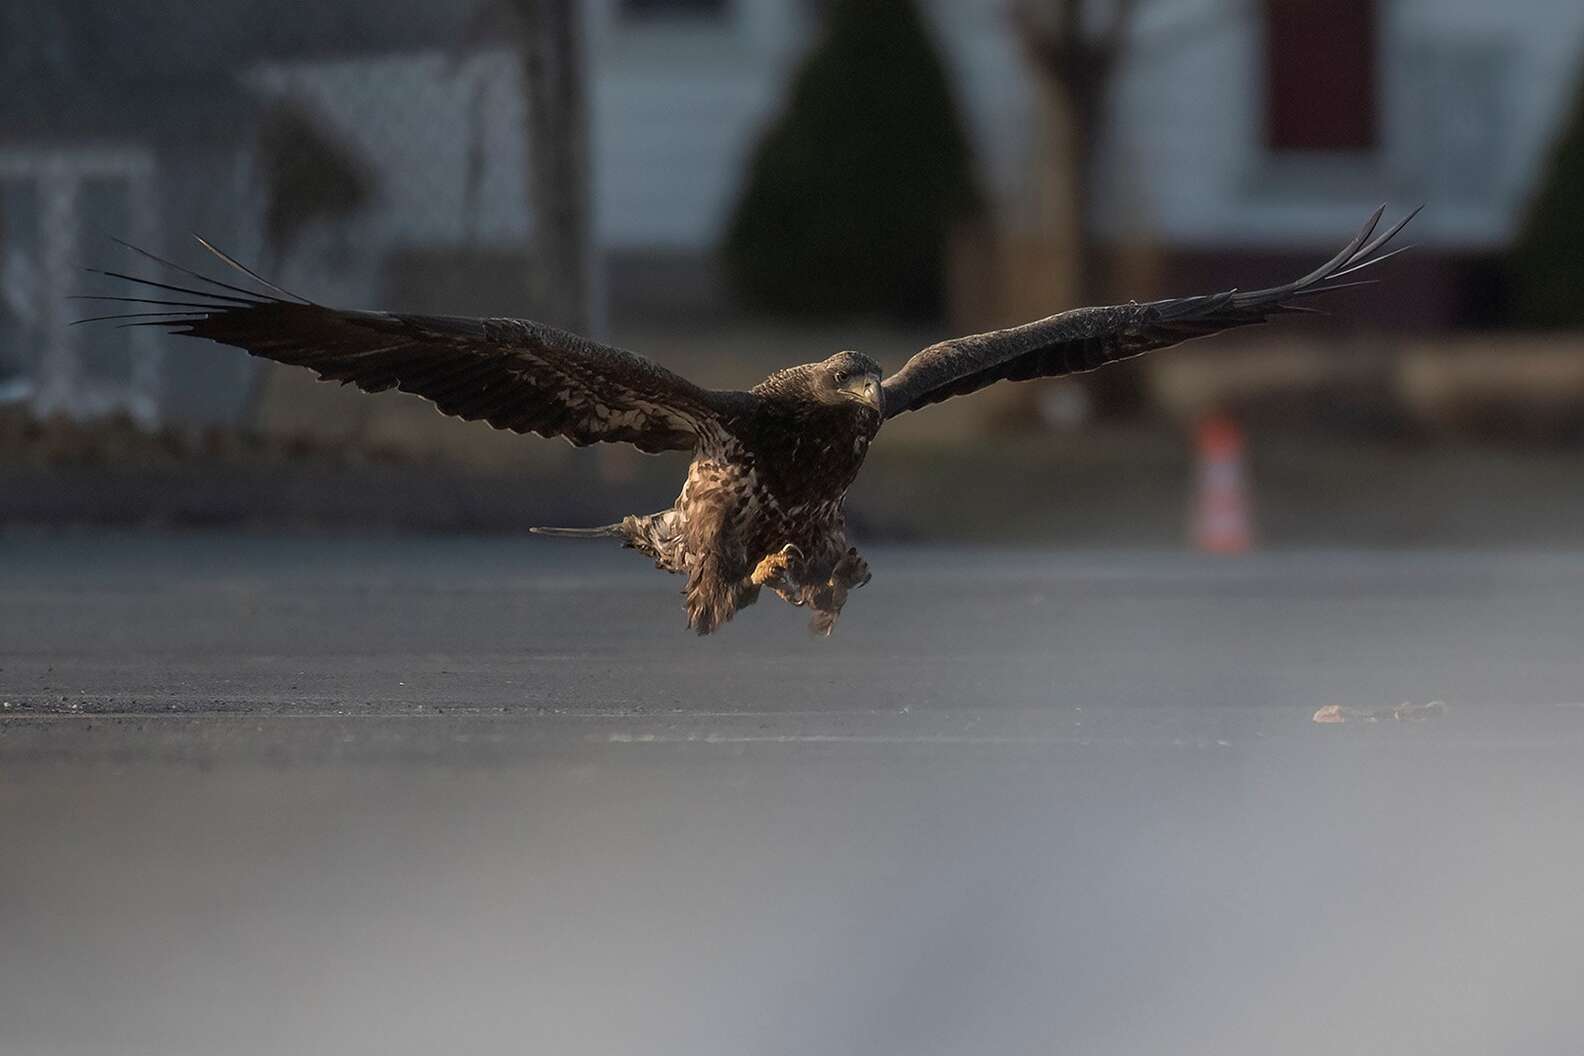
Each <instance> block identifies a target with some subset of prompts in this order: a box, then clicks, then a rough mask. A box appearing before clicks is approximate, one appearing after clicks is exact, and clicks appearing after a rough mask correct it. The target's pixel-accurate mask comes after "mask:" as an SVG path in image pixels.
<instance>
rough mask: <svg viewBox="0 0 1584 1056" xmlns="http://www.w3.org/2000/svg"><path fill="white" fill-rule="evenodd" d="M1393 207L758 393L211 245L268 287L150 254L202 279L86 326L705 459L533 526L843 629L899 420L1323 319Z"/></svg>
mask: <svg viewBox="0 0 1584 1056" xmlns="http://www.w3.org/2000/svg"><path fill="white" fill-rule="evenodd" d="M1384 212H1385V207H1384V206H1382V207H1381V208H1380V209H1377V210H1376V211H1375V213H1374V214H1373V215H1372V216H1371V217H1370V218H1369V220H1368V222H1366V223H1365V225H1364V227H1363V228H1362V229H1361V230H1360V231H1359V233H1358V234H1357V235H1356V236H1355V237H1354V238H1353V240H1352V241H1351V242H1349V243H1348V244H1347V246H1346V247H1344V248H1343V250H1342V251H1341V252H1340V253H1338V254H1337V255H1336V256H1335V257H1333V258H1332V259H1331V260H1329V261H1327V262H1326V263H1325V264H1324V265H1322V266H1321V267H1319V268H1317V269H1315V270H1314V271H1313V272H1311V273H1309V274H1308V275H1305V276H1304V277H1303V278H1301V279H1298V280H1296V281H1294V282H1290V283H1287V284H1286V285H1284V286H1273V287H1271V288H1269V289H1263V290H1252V291H1249V292H1243V291H1239V290H1228V291H1226V292H1224V293H1215V294H1209V295H1204V296H1197V297H1183V298H1177V299H1172V300H1163V301H1152V302H1150V303H1148V304H1139V303H1136V302H1134V303H1128V304H1120V305H1112V306H1108V307H1098V308H1079V309H1076V310H1074V311H1068V312H1062V313H1060V314H1058V315H1053V316H1050V317H1048V318H1045V319H1041V320H1039V321H1037V322H1033V323H1028V324H1026V325H1023V326H1017V327H1012V328H1011V329H1007V330H997V331H994V332H993V333H987V334H975V335H972V336H969V337H959V338H956V339H954V340H950V341H943V342H941V343H940V344H937V345H932V346H930V347H929V348H926V349H924V350H923V351H922V352H919V353H918V354H917V355H915V356H913V358H912V359H910V360H908V361H907V363H905V364H904V365H903V367H902V369H901V370H899V371H897V372H896V373H895V374H892V375H891V376H890V377H885V376H884V373H883V371H882V370H881V368H880V364H878V363H876V362H875V361H874V360H872V359H870V358H869V357H868V356H865V355H863V354H861V353H858V352H839V353H837V354H836V355H834V356H831V357H830V358H829V359H826V360H823V361H822V362H819V363H806V364H803V365H802V366H795V367H787V368H786V369H784V370H778V371H776V372H775V373H774V374H771V375H770V376H769V377H767V378H765V379H764V380H763V381H761V382H760V383H759V384H757V385H755V386H754V387H753V388H751V389H749V390H748V391H746V392H737V391H727V390H721V389H706V388H703V387H701V386H699V385H695V384H693V383H692V382H691V381H688V380H687V379H686V378H684V377H681V376H679V375H677V374H674V373H672V372H671V371H669V370H666V369H665V368H664V367H662V366H660V365H658V364H656V363H654V362H652V361H650V360H648V359H645V358H643V357H642V356H638V355H635V354H633V353H631V352H626V351H623V350H621V349H618V348H611V347H609V346H606V345H602V344H599V343H597V342H594V341H590V340H588V339H587V338H584V337H580V336H578V335H576V334H572V333H567V332H566V331H563V330H557V329H554V328H553V327H549V326H545V325H542V324H540V323H535V322H530V321H528V320H523V319H497V318H490V319H471V318H460V317H452V316H433V315H403V314H400V313H390V312H369V311H343V310H340V309H336V308H327V307H325V306H323V305H319V304H314V303H313V302H311V301H307V300H304V299H302V298H300V297H297V296H295V295H293V294H290V293H288V292H287V291H285V290H283V289H281V288H280V287H278V286H276V285H274V284H273V283H270V282H268V281H267V280H265V279H263V278H261V277H259V276H258V275H256V274H255V273H254V272H252V271H251V270H249V269H248V268H246V267H244V266H243V265H241V264H238V263H237V262H236V261H235V260H233V259H232V258H230V257H228V256H227V255H226V254H224V253H222V252H220V251H219V250H216V249H214V247H212V246H210V245H209V244H208V243H207V242H204V241H203V240H202V239H199V242H200V243H201V244H202V245H203V246H204V247H205V248H206V249H208V250H210V251H211V252H212V253H214V254H215V256H216V257H218V258H219V259H220V260H222V261H224V262H225V263H226V264H227V265H229V266H230V267H232V268H234V269H236V270H237V271H238V272H240V273H241V274H242V275H245V276H246V277H247V278H248V279H251V280H252V281H253V282H254V283H257V284H258V288H257V289H249V288H245V287H243V286H238V285H233V284H231V283H226V282H221V281H219V280H217V279H213V278H209V277H207V276H204V275H200V274H198V273H197V272H193V271H189V270H187V269H185V268H182V267H180V266H179V265H176V264H172V263H170V262H169V261H166V260H163V259H161V258H159V257H154V256H153V255H152V254H148V253H144V252H143V251H142V250H136V252H138V253H140V254H142V255H143V256H145V257H147V258H149V259H151V260H153V261H155V262H157V263H159V264H161V265H164V266H166V267H169V268H172V269H175V270H176V271H179V272H181V273H182V274H183V275H185V276H187V277H188V278H189V279H190V280H193V281H194V282H196V283H198V284H201V286H202V287H203V288H198V287H195V286H191V285H177V284H174V283H162V282H155V281H153V280H151V279H147V278H140V277H137V276H134V275H128V274H122V273H120V272H108V271H97V272H96V273H97V274H100V275H105V276H108V277H110V278H113V279H118V280H122V281H126V282H131V283H136V284H138V285H140V286H142V287H146V288H148V291H149V295H148V296H143V297H125V296H123V297H88V298H85V299H89V300H104V301H121V302H131V303H134V304H138V305H152V306H154V307H155V309H157V310H154V311H138V312H133V313H130V314H118V315H112V316H98V317H96V318H95V319H84V320H80V321H81V322H94V321H99V320H104V319H119V320H131V321H130V322H125V323H123V325H128V326H162V327H167V328H168V329H169V332H171V333H174V334H181V335H185V336H190V337H204V338H208V339H210V340H212V341H217V342H220V343H221V344H226V345H234V346H236V347H237V348H241V349H244V350H246V351H247V352H248V353H250V354H252V355H255V356H262V357H264V358H266V359H272V360H275V361H276V362H277V363H289V364H291V365H293V366H299V367H307V368H308V369H310V370H312V371H314V372H316V373H317V374H318V375H319V377H320V378H321V379H323V380H326V381H339V382H341V383H342V384H352V385H356V386H357V387H358V388H360V389H362V390H363V391H364V392H382V391H384V390H385V389H400V390H401V391H402V392H410V393H414V394H416V395H418V396H422V397H423V398H424V399H426V400H429V401H430V402H432V403H433V404H434V405H435V406H436V407H437V408H439V410H440V411H441V412H442V413H444V414H448V415H452V416H455V417H457V418H462V419H466V420H468V421H478V420H482V421H486V422H488V423H489V424H490V425H492V426H494V427H495V428H496V429H510V430H511V431H512V432H515V433H527V432H534V433H538V434H539V435H540V436H545V437H551V436H561V437H564V438H565V439H567V440H569V441H570V442H571V443H573V444H575V445H577V446H580V447H581V446H583V445H586V444H593V443H598V442H602V441H603V442H612V443H627V444H632V445H633V446H635V447H637V448H638V449H639V450H640V451H645V452H650V453H653V452H659V451H687V452H690V453H691V454H692V458H693V460H692V463H691V464H690V465H689V467H688V474H687V481H686V482H685V483H684V484H683V485H682V493H681V494H680V495H679V496H678V497H677V500H676V503H675V504H674V505H672V506H671V508H670V509H667V510H662V511H660V512H659V513H652V514H648V515H645V516H628V517H624V518H622V520H621V521H619V522H617V523H615V524H611V525H606V526H605V527H602V528H539V529H535V531H537V532H539V533H540V534H543V535H554V536H566V537H574V538H580V539H590V538H601V539H603V538H608V539H616V540H620V541H621V542H622V544H623V545H625V546H627V547H629V548H631V549H634V550H638V551H640V552H641V553H643V554H645V555H646V556H648V557H650V558H652V559H653V560H654V562H655V565H656V567H658V568H661V569H663V570H665V571H667V572H674V573H677V574H679V575H683V576H686V577H687V586H686V588H685V589H684V591H683V593H684V595H685V597H686V601H687V619H688V626H690V627H691V628H693V629H694V630H695V631H697V632H698V633H699V634H709V633H711V632H712V631H714V630H716V629H717V628H719V627H720V626H721V625H722V624H723V623H725V622H726V621H727V620H730V619H731V618H732V616H733V615H734V614H735V613H736V612H737V610H738V609H741V608H743V607H744V606H747V605H751V604H753V603H754V602H755V601H756V600H758V597H759V594H760V591H761V590H763V589H764V588H766V587H768V588H769V589H771V590H773V591H774V592H775V593H777V594H779V595H780V596H781V597H782V598H783V599H785V600H786V601H788V602H790V603H791V604H793V605H797V606H807V607H808V608H809V609H810V610H811V611H812V613H813V618H812V620H811V623H810V627H811V629H812V630H813V631H814V632H815V633H818V634H826V635H828V634H830V632H831V629H832V628H833V627H834V626H835V624H836V620H837V618H838V617H839V616H840V615H841V611H842V606H843V605H844V604H845V603H846V601H847V594H848V592H849V591H851V590H855V589H857V588H858V587H861V586H863V585H864V584H865V583H867V582H868V581H869V566H868V564H867V563H866V562H865V561H864V559H863V558H862V557H860V556H859V554H858V551H857V549H856V548H854V547H852V546H850V545H848V541H847V528H846V520H845V517H844V516H843V501H844V499H845V497H846V494H847V489H848V487H849V486H850V485H851V484H852V482H853V479H854V478H855V477H856V476H857V475H858V470H859V467H861V466H862V465H863V461H864V456H865V455H867V454H868V452H869V445H870V443H871V442H873V440H874V438H875V436H876V435H877V434H878V433H879V432H880V427H881V426H882V425H883V424H884V423H885V422H886V420H887V419H890V418H894V417H896V416H897V415H899V414H905V413H907V412H909V411H916V410H919V409H921V408H924V407H928V406H929V405H930V404H932V403H939V402H941V401H942V400H947V399H950V398H952V397H953V396H964V395H967V394H968V393H971V392H976V391H978V390H979V389H982V388H984V387H986V386H987V385H991V384H994V383H995V382H998V381H1027V380H1030V379H1033V378H1049V377H1055V376H1058V375H1062V374H1075V373H1079V372H1082V371H1089V370H1094V369H1096V368H1098V367H1103V366H1105V365H1106V364H1107V363H1113V362H1115V361H1117V360H1120V359H1127V358H1129V357H1131V356H1137V355H1141V354H1143V353H1145V352H1150V351H1153V350H1155V349H1158V348H1166V347H1168V346H1170V345H1175V344H1178V343H1180V342H1183V341H1187V340H1190V339H1192V338H1196V337H1204V336H1206V335H1209V334H1214V333H1218V332H1220V331H1222V330H1230V329H1232V328H1234V327H1240V326H1249V325H1252V324H1255V323H1263V322H1266V321H1267V320H1269V319H1270V318H1272V317H1273V316H1277V315H1283V314H1288V313H1293V312H1305V311H1312V310H1313V309H1309V308H1305V307H1303V306H1301V305H1298V304H1295V303H1294V302H1296V301H1298V300H1300V299H1303V298H1307V297H1312V296H1314V295H1316V294H1322V293H1328V292H1331V291H1333V290H1339V289H1343V288H1346V287H1349V286H1353V285H1357V284H1358V282H1357V281H1356V280H1352V281H1349V280H1348V276H1351V275H1353V274H1355V273H1356V272H1358V271H1359V270H1360V269H1363V268H1366V267H1369V266H1370V265H1372V264H1376V263H1379V262H1380V261H1382V260H1384V259H1386V258H1387V257H1390V256H1392V255H1394V254H1395V253H1397V252H1401V250H1393V251H1391V252H1386V253H1382V252H1381V250H1382V249H1383V247H1385V246H1386V244H1387V243H1388V242H1390V241H1391V240H1392V238H1393V237H1395V236H1396V235H1397V233H1398V232H1399V231H1401V230H1402V229H1403V227H1405V226H1406V225H1407V223H1408V221H1409V220H1411V219H1413V216H1414V215H1415V213H1417V212H1418V210H1415V211H1414V213H1410V214H1409V215H1408V216H1406V217H1404V218H1403V219H1402V220H1401V221H1399V222H1398V223H1396V224H1395V225H1393V226H1392V227H1390V228H1388V229H1387V230H1386V231H1384V233H1381V234H1379V235H1376V229H1377V227H1378V226H1379V224H1380V221H1381V217H1382V215H1383V214H1384ZM128 248H131V249H135V248H136V247H128ZM91 270H92V269H91ZM238 281H241V280H240V279H239V280H238ZM153 291H159V293H158V294H157V295H156V294H154V292H153ZM178 297H179V298H181V299H172V298H178Z"/></svg>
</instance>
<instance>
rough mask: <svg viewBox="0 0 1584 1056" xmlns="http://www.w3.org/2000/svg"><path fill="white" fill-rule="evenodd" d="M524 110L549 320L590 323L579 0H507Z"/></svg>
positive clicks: (578, 326) (578, 325)
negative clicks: (513, 18) (513, 19)
mask: <svg viewBox="0 0 1584 1056" xmlns="http://www.w3.org/2000/svg"><path fill="white" fill-rule="evenodd" d="M511 5H512V7H513V9H514V10H515V12H516V14H517V16H518V20H519V34H520V36H519V39H520V41H521V48H522V58H523V88H524V91H525V92H526V93H527V110H528V201H529V204H530V207H531V211H532V216H533V219H532V222H533V225H534V231H535V248H536V250H537V256H538V272H539V276H540V281H539V285H540V289H539V291H538V292H539V295H540V303H541V304H542V305H543V307H542V308H541V309H540V310H541V311H542V312H543V313H544V315H545V319H546V321H547V322H550V323H553V324H555V325H557V326H562V327H566V328H568V329H573V330H578V331H582V332H587V331H588V330H589V328H590V323H591V321H592V319H591V316H592V314H593V313H592V310H591V309H592V298H591V295H590V287H591V278H592V272H593V256H592V247H591V240H592V223H591V210H590V201H589V191H590V187H589V184H590V179H589V174H590V165H589V142H588V100H587V90H586V88H585V82H584V49H583V23H582V14H581V12H580V8H581V5H580V4H579V2H578V0H511Z"/></svg>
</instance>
